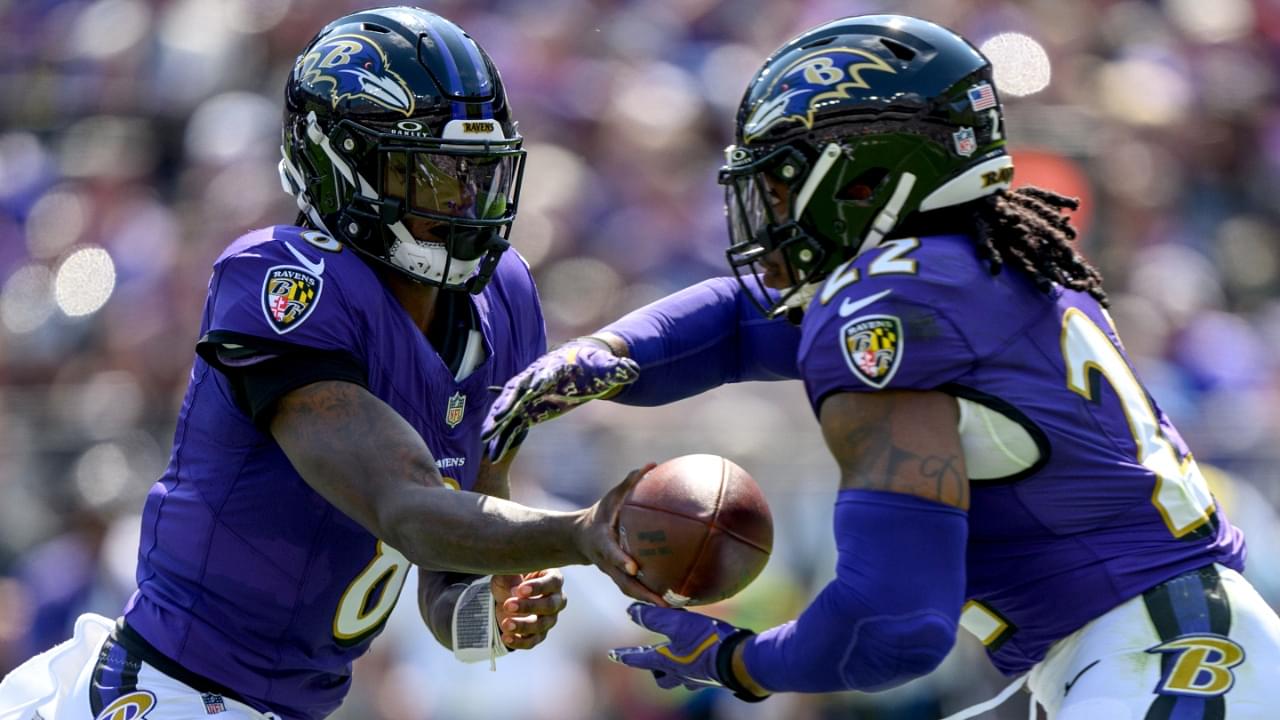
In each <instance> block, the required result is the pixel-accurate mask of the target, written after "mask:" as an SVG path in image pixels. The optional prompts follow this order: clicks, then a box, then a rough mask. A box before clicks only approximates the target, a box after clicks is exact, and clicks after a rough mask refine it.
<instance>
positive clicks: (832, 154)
mask: <svg viewBox="0 0 1280 720" xmlns="http://www.w3.org/2000/svg"><path fill="white" fill-rule="evenodd" d="M839 158H840V146H839V145H837V144H835V143H831V144H829V145H827V146H826V147H825V148H823V149H822V154H821V155H819V156H818V162H816V163H814V164H813V172H811V173H809V177H807V178H805V181H804V186H803V187H801V188H800V194H799V195H797V196H796V206H795V209H794V210H793V211H792V213H791V217H793V218H795V219H796V220H799V219H800V216H801V215H802V214H804V209H805V208H806V207H808V205H809V200H810V199H812V198H813V194H814V193H815V192H817V191H818V185H819V184H821V183H822V178H824V177H826V176H827V173H829V172H831V167H832V166H833V165H835V164H836V160H837V159H839Z"/></svg>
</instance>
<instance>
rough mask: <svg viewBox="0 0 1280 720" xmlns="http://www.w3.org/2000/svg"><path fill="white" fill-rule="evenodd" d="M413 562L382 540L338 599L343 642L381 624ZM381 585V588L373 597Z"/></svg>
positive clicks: (336, 621) (336, 623)
mask: <svg viewBox="0 0 1280 720" xmlns="http://www.w3.org/2000/svg"><path fill="white" fill-rule="evenodd" d="M444 484H445V485H447V486H449V487H450V488H452V489H454V490H457V489H458V488H459V487H460V486H459V484H458V481H457V480H455V479H453V478H451V477H446V478H444ZM412 566H413V563H411V562H409V559H408V558H406V557H405V556H404V555H403V554H402V553H401V552H400V551H399V550H396V549H395V548H393V547H391V546H390V545H387V544H386V543H384V542H382V541H381V540H379V541H378V550H377V552H375V553H374V555H373V559H372V560H370V561H369V564H368V565H366V566H365V568H364V570H361V571H360V574H359V575H356V579H355V580H352V581H351V584H350V585H348V586H347V589H346V590H345V591H344V592H343V593H342V599H341V600H339V601H338V611H337V612H336V613H334V615H333V637H334V638H336V639H337V640H338V642H339V643H341V644H343V645H354V644H356V643H358V642H360V641H361V640H363V639H364V637H365V636H366V635H367V634H368V633H370V632H372V631H374V630H376V629H377V628H378V627H379V626H380V625H382V623H383V621H385V620H386V619H387V616H388V615H390V614H391V611H392V610H394V609H395V606H396V601H397V600H399V599H400V591H401V590H402V589H403V588H404V581H405V578H407V577H408V576H409V568H410V567H412ZM379 587H381V588H382V592H381V594H379V595H378V599H377V600H376V601H373V596H374V593H375V592H377V591H378V588H379Z"/></svg>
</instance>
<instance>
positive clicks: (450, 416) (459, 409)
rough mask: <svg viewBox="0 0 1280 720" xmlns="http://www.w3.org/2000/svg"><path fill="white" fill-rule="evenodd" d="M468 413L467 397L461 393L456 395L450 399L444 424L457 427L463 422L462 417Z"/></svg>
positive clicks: (445, 412)
mask: <svg viewBox="0 0 1280 720" xmlns="http://www.w3.org/2000/svg"><path fill="white" fill-rule="evenodd" d="M466 411H467V396H466V395H463V394H462V393H461V392H456V393H454V394H453V395H452V396H451V397H450V398H449V406H448V408H447V409H446V410H445V411H444V422H445V424H446V425H448V426H449V427H457V426H458V423H460V422H462V415H463V413H465V412H466Z"/></svg>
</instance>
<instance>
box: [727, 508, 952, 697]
mask: <svg viewBox="0 0 1280 720" xmlns="http://www.w3.org/2000/svg"><path fill="white" fill-rule="evenodd" d="M835 531H836V546H837V548H838V550H839V559H838V563H837V567H836V579H835V580H833V581H832V582H831V583H830V584H829V585H827V587H826V588H824V589H823V590H822V592H821V593H819V594H818V597H817V598H815V599H814V601H813V603H811V604H810V605H809V607H808V608H806V609H805V611H804V613H802V614H801V616H800V617H799V618H798V619H796V620H795V621H794V622H791V623H787V624H786V625H782V626H779V627H776V628H773V629H772V630H768V631H766V632H763V633H760V635H758V636H756V637H755V638H753V639H752V640H751V641H750V642H749V644H748V645H747V647H746V648H745V649H744V653H745V657H744V659H745V662H746V667H747V670H748V672H750V674H751V676H752V679H754V680H755V681H756V682H757V683H759V684H760V685H762V686H763V687H765V688H767V689H769V690H772V691H788V690H789V691H798V692H832V691H838V690H863V691H874V690H883V689H887V688H890V687H894V686H896V685H900V684H902V683H904V682H907V681H908V680H911V679H913V678H916V677H920V676H921V675H925V674H928V673H929V672H931V671H933V670H934V669H935V668H936V667H937V666H938V664H939V663H941V662H942V660H943V658H945V657H946V655H947V653H948V652H949V651H950V650H951V646H952V645H953V644H954V643H955V637H956V627H957V625H958V623H959V619H960V609H961V606H962V605H963V603H964V587H965V573H964V552H965V544H966V542H967V540H968V518H967V517H966V515H965V513H964V512H963V511H961V510H959V509H957V508H954V507H950V506H947V505H942V504H940V503H936V502H931V501H928V500H922V499H920V498H916V497H912V496H908V495H901V494H896V493H887V492H876V491H870V490H843V491H841V493H840V498H839V500H838V501H837V503H836V511H835Z"/></svg>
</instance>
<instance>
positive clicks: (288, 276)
mask: <svg viewBox="0 0 1280 720" xmlns="http://www.w3.org/2000/svg"><path fill="white" fill-rule="evenodd" d="M322 283H323V280H322V279H321V278H320V276H319V275H317V274H316V273H313V272H311V271H309V270H305V269H303V268H300V267H296V266H294V265H277V266H275V267H273V268H270V269H268V270H267V276H266V277H265V278H264V279H263V281H262V312H263V313H264V314H265V315H266V316H267V323H268V324H269V325H271V329H273V330H275V331H276V332H277V333H279V334H280V335H283V334H285V333H287V332H290V331H292V330H296V329H297V328H298V326H300V325H302V323H303V321H304V320H306V319H307V317H309V316H310V315H311V312H312V311H313V310H315V309H316V303H318V302H319V301H320V290H321V289H322Z"/></svg>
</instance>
